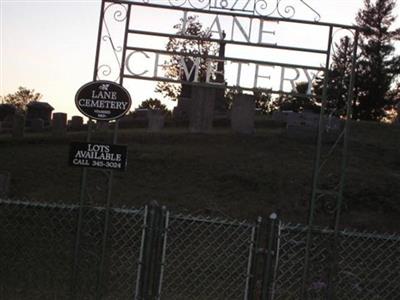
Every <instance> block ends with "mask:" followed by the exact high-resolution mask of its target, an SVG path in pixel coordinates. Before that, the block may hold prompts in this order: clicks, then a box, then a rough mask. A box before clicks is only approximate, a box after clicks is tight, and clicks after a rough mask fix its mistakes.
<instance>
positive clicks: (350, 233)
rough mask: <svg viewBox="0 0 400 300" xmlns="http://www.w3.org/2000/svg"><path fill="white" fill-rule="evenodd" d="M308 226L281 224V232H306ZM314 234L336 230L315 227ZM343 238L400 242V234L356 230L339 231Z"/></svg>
mask: <svg viewBox="0 0 400 300" xmlns="http://www.w3.org/2000/svg"><path fill="white" fill-rule="evenodd" d="M307 229H308V226H306V225H302V224H293V223H281V230H291V231H297V232H306V231H307ZM313 231H314V233H320V234H333V233H334V230H333V229H329V228H323V227H318V226H314V228H313ZM339 234H340V235H341V236H345V237H358V238H369V239H382V240H391V241H396V242H400V234H399V233H387V232H384V233H380V232H377V231H374V232H367V231H357V230H355V229H344V230H341V231H339Z"/></svg>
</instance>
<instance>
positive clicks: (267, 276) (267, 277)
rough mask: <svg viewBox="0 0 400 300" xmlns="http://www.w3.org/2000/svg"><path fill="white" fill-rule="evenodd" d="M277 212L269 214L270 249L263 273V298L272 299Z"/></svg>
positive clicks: (265, 299) (263, 299) (264, 299)
mask: <svg viewBox="0 0 400 300" xmlns="http://www.w3.org/2000/svg"><path fill="white" fill-rule="evenodd" d="M277 218H278V216H277V214H276V213H272V214H271V215H270V216H269V222H268V225H269V233H268V249H267V253H266V258H265V267H264V274H263V282H262V292H261V300H270V299H271V297H270V296H271V292H270V291H271V286H272V280H273V276H272V274H273V271H274V268H273V265H272V259H273V258H274V257H275V252H276V247H275V246H276V245H275V237H276V234H275V231H276V221H277Z"/></svg>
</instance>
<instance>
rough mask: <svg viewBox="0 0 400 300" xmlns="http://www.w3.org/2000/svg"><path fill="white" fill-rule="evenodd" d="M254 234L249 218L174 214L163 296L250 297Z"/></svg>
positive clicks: (202, 299) (180, 299)
mask: <svg viewBox="0 0 400 300" xmlns="http://www.w3.org/2000/svg"><path fill="white" fill-rule="evenodd" d="M254 234H255V227H254V225H253V224H247V223H245V222H228V221H223V220H218V219H211V218H204V217H191V216H182V215H176V216H171V217H170V218H169V225H168V234H167V247H166V255H165V270H164V280H163V283H162V287H163V289H162V295H163V299H167V300H192V299H193V300H208V299H209V300H222V299H232V300H236V299H237V300H239V299H246V295H245V293H246V291H247V286H248V284H249V279H250V278H249V277H250V259H251V255H252V252H253V245H254V238H255V235H254Z"/></svg>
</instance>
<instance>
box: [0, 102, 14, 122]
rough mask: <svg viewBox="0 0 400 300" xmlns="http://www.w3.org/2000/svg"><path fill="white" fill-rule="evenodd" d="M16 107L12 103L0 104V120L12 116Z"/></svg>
mask: <svg viewBox="0 0 400 300" xmlns="http://www.w3.org/2000/svg"><path fill="white" fill-rule="evenodd" d="M16 112H17V109H16V107H15V106H14V105H12V104H7V103H3V104H0V121H2V122H3V121H4V120H5V119H6V118H9V117H11V118H12V117H13V116H14V115H15V113H16Z"/></svg>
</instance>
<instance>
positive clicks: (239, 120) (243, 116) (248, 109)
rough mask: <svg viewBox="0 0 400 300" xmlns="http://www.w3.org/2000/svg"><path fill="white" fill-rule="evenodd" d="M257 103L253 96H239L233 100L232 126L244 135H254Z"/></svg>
mask: <svg viewBox="0 0 400 300" xmlns="http://www.w3.org/2000/svg"><path fill="white" fill-rule="evenodd" d="M254 115H255V101H254V96H253V95H246V94H238V95H235V96H234V98H233V103H232V110H231V126H232V129H233V131H235V132H237V133H242V134H252V133H254Z"/></svg>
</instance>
